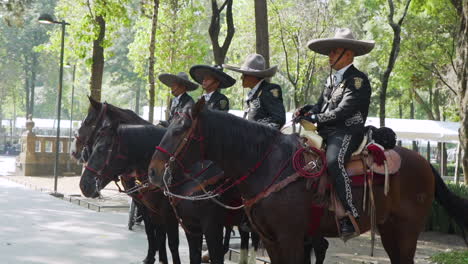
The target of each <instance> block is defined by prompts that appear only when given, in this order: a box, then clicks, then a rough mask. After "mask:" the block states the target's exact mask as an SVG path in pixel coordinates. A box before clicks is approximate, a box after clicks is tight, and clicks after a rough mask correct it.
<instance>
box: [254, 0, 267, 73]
mask: <svg viewBox="0 0 468 264" xmlns="http://www.w3.org/2000/svg"><path fill="white" fill-rule="evenodd" d="M255 36H256V41H255V43H256V50H257V53H258V54H261V55H262V56H263V57H264V58H265V62H266V67H270V44H269V35H268V8H267V2H266V0H255Z"/></svg>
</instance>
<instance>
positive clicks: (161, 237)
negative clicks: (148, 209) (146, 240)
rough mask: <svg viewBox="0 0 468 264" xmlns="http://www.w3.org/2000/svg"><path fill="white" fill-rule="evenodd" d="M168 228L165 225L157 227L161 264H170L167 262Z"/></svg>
mask: <svg viewBox="0 0 468 264" xmlns="http://www.w3.org/2000/svg"><path fill="white" fill-rule="evenodd" d="M166 232H167V231H166V227H165V226H164V225H161V224H158V225H157V226H156V241H158V250H159V262H160V263H164V264H166V263H169V262H168V260H167V251H166V234H167V233H166Z"/></svg>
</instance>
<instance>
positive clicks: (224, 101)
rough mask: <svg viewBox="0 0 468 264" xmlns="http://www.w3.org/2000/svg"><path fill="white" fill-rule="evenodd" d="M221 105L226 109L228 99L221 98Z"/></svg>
mask: <svg viewBox="0 0 468 264" xmlns="http://www.w3.org/2000/svg"><path fill="white" fill-rule="evenodd" d="M219 106H220V107H221V109H226V106H227V101H226V100H220V101H219Z"/></svg>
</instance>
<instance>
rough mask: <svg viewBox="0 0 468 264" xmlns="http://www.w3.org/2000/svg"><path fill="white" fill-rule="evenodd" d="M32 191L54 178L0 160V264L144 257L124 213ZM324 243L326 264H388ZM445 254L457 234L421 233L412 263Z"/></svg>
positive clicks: (457, 246) (67, 183)
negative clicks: (25, 173)
mask: <svg viewBox="0 0 468 264" xmlns="http://www.w3.org/2000/svg"><path fill="white" fill-rule="evenodd" d="M12 181H15V182H20V183H22V184H26V185H28V188H25V187H24V185H20V184H17V183H15V182H12ZM78 182H79V177H60V178H59V181H58V192H61V193H64V194H66V195H80V193H81V192H80V190H79V187H78ZM31 188H33V189H34V188H36V189H41V188H42V189H49V190H51V189H53V177H20V176H14V159H13V158H11V157H4V156H3V157H2V156H0V208H1V209H0V210H1V215H2V217H0V256H2V257H1V260H0V263H2V264H3V263H6V264H16V263H37V264H42V263H44V264H55V263H61V264H63V263H65V264H67V263H70V264H74V263H92V264H94V263H104V264H105V263H138V260H141V259H142V258H143V257H144V256H143V254H144V253H145V250H146V246H147V244H146V239H145V235H144V231H143V229H142V228H141V227H140V228H137V229H136V231H135V232H132V231H128V230H127V228H126V222H127V214H126V213H125V212H100V213H97V212H95V211H92V210H88V209H85V208H82V207H79V206H76V205H74V204H71V203H68V202H64V201H63V200H59V199H56V198H54V197H52V196H50V195H47V193H44V192H42V193H41V192H39V191H33V190H31ZM103 195H104V199H103V200H102V201H101V203H102V204H109V203H111V204H112V203H114V204H120V205H127V204H128V201H127V198H126V196H124V195H121V194H118V192H117V189H116V188H115V187H114V186H110V187H109V188H108V189H107V190H106V191H105V192H103ZM124 211H125V210H124ZM180 238H181V246H180V254H181V258H182V261H183V263H188V248H187V244H186V241H185V235H183V233H182V232H181V236H180ZM329 241H330V249H329V251H328V254H327V259H326V261H325V263H344V264H348V263H353V264H354V263H390V262H389V260H388V258H387V255H386V253H385V252H384V250H383V248H382V245H381V243H380V239H377V243H376V251H375V257H373V258H371V257H369V252H370V238H369V234H364V235H362V236H361V237H359V238H355V239H352V240H351V241H349V242H348V243H346V244H344V243H343V242H342V241H341V240H339V239H329ZM448 250H466V247H464V243H463V241H462V239H461V238H459V237H457V236H451V235H446V234H440V233H432V232H428V233H423V234H422V235H421V237H420V240H419V242H418V249H417V252H416V258H415V262H416V263H430V262H429V260H428V258H429V256H431V255H433V254H435V253H438V252H443V251H448ZM258 263H261V262H258Z"/></svg>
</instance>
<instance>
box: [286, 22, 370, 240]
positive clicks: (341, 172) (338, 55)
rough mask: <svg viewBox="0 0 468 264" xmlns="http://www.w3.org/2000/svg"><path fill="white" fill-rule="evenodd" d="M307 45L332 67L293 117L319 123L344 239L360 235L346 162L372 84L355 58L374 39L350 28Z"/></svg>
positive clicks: (365, 111) (359, 137)
mask: <svg viewBox="0 0 468 264" xmlns="http://www.w3.org/2000/svg"><path fill="white" fill-rule="evenodd" d="M308 47H309V48H310V49H311V50H313V51H315V52H317V53H320V54H322V55H327V56H328V58H329V64H330V67H331V68H332V69H333V70H335V72H334V74H333V75H332V74H331V72H332V71H331V69H330V76H329V78H328V79H327V82H326V85H325V89H324V90H323V91H322V94H321V95H320V97H319V99H318V102H317V104H315V105H305V106H303V107H302V108H300V109H298V110H297V111H296V113H295V116H296V117H298V118H303V119H306V120H308V121H310V122H313V123H317V124H318V132H319V134H320V135H321V136H322V137H323V138H324V140H325V142H326V144H327V153H326V157H327V168H328V173H329V174H330V175H331V176H332V177H333V178H334V180H335V189H336V192H337V195H338V197H339V198H340V200H341V203H342V204H343V206H344V208H345V210H346V213H347V215H348V216H349V217H346V216H345V217H342V218H341V219H340V220H339V222H340V229H341V234H342V237H343V238H344V239H345V240H346V239H349V238H352V237H354V236H356V235H359V234H358V233H357V231H356V229H355V228H354V226H353V224H352V221H351V219H352V218H353V217H354V219H356V220H357V219H358V218H359V213H358V210H357V209H356V207H355V206H354V203H353V197H352V192H351V186H350V179H349V176H348V174H347V173H346V170H345V163H346V162H347V161H348V160H349V159H350V157H351V154H352V152H353V151H355V150H356V149H357V148H358V146H359V144H360V143H361V141H362V139H363V136H364V124H365V122H366V118H367V114H368V111H369V104H370V97H371V86H370V82H369V79H368V78H367V76H366V74H364V73H362V72H360V71H359V70H358V69H356V67H354V65H353V60H354V57H356V56H362V55H365V54H367V53H369V52H370V51H371V50H372V49H373V48H374V42H373V41H361V40H356V39H355V38H354V36H353V34H352V32H351V30H349V29H338V30H337V31H336V34H335V37H333V38H325V39H315V40H312V41H310V42H309V43H308Z"/></svg>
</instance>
